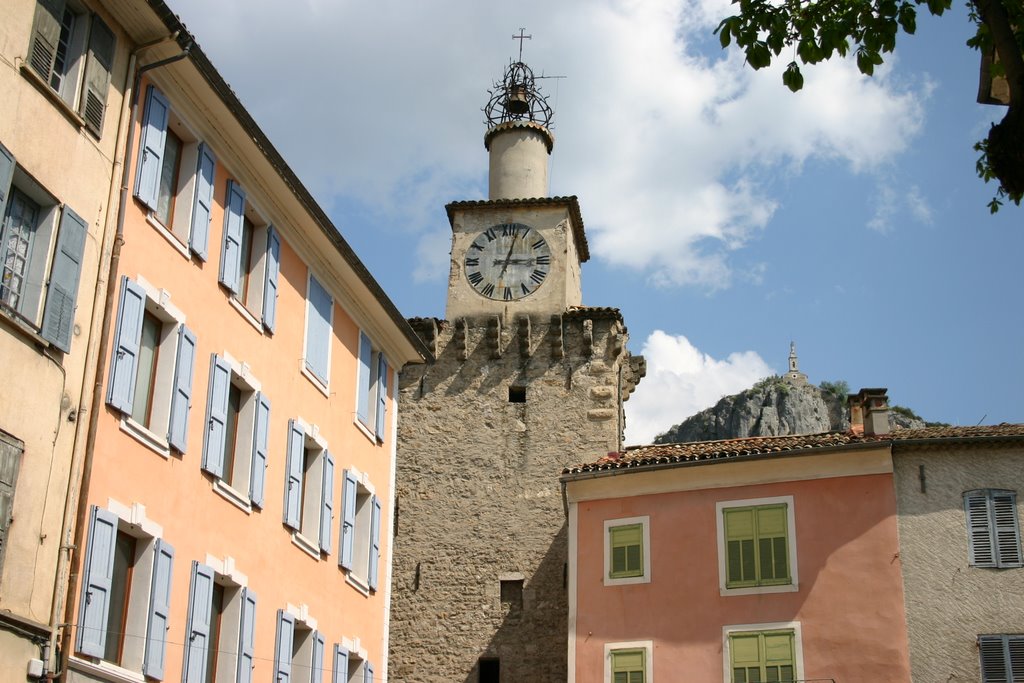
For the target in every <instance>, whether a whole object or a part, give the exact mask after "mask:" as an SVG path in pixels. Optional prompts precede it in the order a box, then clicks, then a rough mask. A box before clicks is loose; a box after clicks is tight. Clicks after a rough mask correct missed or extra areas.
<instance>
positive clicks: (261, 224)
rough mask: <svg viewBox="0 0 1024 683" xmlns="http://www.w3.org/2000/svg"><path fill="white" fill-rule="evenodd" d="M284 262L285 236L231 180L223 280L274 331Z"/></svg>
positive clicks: (257, 319)
mask: <svg viewBox="0 0 1024 683" xmlns="http://www.w3.org/2000/svg"><path fill="white" fill-rule="evenodd" d="M280 262H281V239H280V238H279V237H278V235H277V231H276V230H274V228H273V226H271V225H269V224H268V223H267V221H265V220H263V218H262V217H261V216H260V214H259V213H258V212H257V211H256V209H255V208H254V207H253V206H252V205H251V204H250V203H249V202H248V200H247V198H246V194H245V190H243V189H242V186H241V185H239V184H238V183H237V182H236V181H234V180H229V181H228V189H227V199H226V200H225V203H224V242H223V243H222V244H221V255H220V282H221V284H222V285H224V286H225V287H227V288H228V290H229V291H230V292H231V298H232V301H235V302H236V303H237V304H239V305H240V306H241V307H242V309H243V310H244V311H245V312H247V313H248V314H249V315H251V316H252V318H253V321H254V322H255V324H257V325H262V327H263V328H264V329H266V330H268V331H271V332H273V331H274V321H275V318H276V311H277V278H278V275H279V272H280ZM325 381H326V380H325Z"/></svg>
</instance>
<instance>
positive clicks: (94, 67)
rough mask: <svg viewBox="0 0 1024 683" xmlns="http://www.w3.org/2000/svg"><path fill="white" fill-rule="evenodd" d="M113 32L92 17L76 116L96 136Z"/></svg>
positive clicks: (104, 99)
mask: <svg viewBox="0 0 1024 683" xmlns="http://www.w3.org/2000/svg"><path fill="white" fill-rule="evenodd" d="M114 45H115V40H114V33H113V32H112V31H111V30H110V29H109V28H108V27H107V25H106V24H104V23H103V20H102V19H100V18H99V17H98V16H96V15H95V14H94V15H92V25H91V27H90V29H89V55H88V58H87V59H86V62H85V79H84V82H83V93H82V102H81V105H80V107H79V113H80V114H81V115H82V118H83V119H85V126H86V128H88V129H89V130H91V131H92V132H93V133H94V134H95V135H96V137H100V136H101V135H102V134H103V115H104V113H105V112H106V110H107V91H108V90H109V89H110V70H111V67H113V65H114Z"/></svg>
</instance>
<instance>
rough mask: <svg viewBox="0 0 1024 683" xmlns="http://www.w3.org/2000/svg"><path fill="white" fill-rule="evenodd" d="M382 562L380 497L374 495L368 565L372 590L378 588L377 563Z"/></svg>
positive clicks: (367, 573) (371, 510) (367, 577)
mask: <svg viewBox="0 0 1024 683" xmlns="http://www.w3.org/2000/svg"><path fill="white" fill-rule="evenodd" d="M378 564H380V498H378V497H377V496H374V497H373V507H372V508H371V509H370V562H369V565H368V566H367V572H366V583H367V584H368V585H369V586H370V590H373V591H375V590H377V565H378Z"/></svg>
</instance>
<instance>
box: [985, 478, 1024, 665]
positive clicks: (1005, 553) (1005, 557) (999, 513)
mask: <svg viewBox="0 0 1024 683" xmlns="http://www.w3.org/2000/svg"><path fill="white" fill-rule="evenodd" d="M991 496H992V527H993V528H994V529H995V538H996V562H997V566H999V567H1006V568H1008V567H1020V566H1021V550H1020V527H1019V525H1018V524H1017V494H1016V493H1014V492H1013V491H992V492H991ZM1021 665H1022V666H1024V662H1021ZM1021 674H1022V678H1024V671H1021Z"/></svg>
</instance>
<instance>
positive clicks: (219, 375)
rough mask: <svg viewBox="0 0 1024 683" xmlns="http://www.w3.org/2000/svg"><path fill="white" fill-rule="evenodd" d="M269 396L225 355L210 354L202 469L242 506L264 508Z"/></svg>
mask: <svg viewBox="0 0 1024 683" xmlns="http://www.w3.org/2000/svg"><path fill="white" fill-rule="evenodd" d="M269 438H270V399H268V398H267V397H266V395H264V394H263V393H262V392H261V391H260V384H259V382H257V381H256V379H255V378H253V377H252V375H251V374H250V373H249V369H248V367H247V366H246V365H244V364H240V363H239V362H238V361H236V360H235V359H233V358H231V357H230V356H228V355H227V354H224V355H217V354H214V355H213V356H212V357H211V359H210V387H209V391H208V392H207V406H206V430H205V437H204V441H203V469H204V470H206V471H207V472H209V473H210V474H212V475H213V476H214V477H215V478H216V480H217V481H218V483H219V484H223V486H221V487H218V489H217V490H218V491H219V492H221V493H223V494H225V495H226V496H227V497H228V498H229V499H230V500H233V501H234V502H237V503H239V504H241V505H242V506H243V507H247V506H248V505H249V504H250V503H251V504H252V505H255V506H256V507H263V503H264V481H265V478H266V468H267V450H268V446H269Z"/></svg>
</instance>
